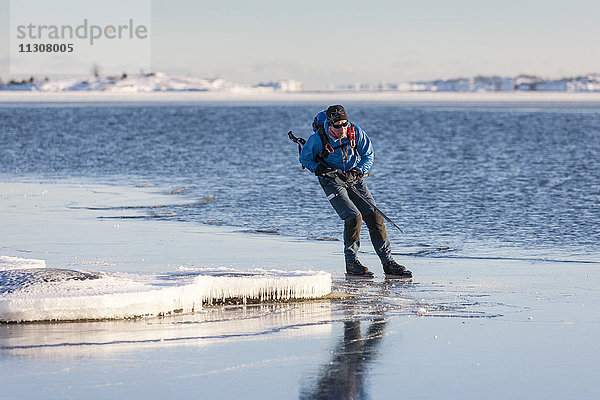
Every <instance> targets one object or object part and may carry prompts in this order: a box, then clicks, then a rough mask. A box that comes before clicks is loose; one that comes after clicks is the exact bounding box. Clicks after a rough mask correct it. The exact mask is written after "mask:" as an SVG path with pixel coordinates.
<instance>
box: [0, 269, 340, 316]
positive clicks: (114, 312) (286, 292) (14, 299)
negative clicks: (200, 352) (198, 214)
mask: <svg viewBox="0 0 600 400" xmlns="http://www.w3.org/2000/svg"><path fill="white" fill-rule="evenodd" d="M13 267H14V266H13ZM329 292H331V275H330V274H329V273H326V272H323V271H319V272H314V271H294V272H289V271H276V270H271V271H266V270H259V269H256V270H252V271H249V272H243V271H235V270H230V269H219V270H214V269H213V270H206V269H196V270H185V271H179V272H177V273H173V274H167V275H151V274H142V275H138V274H124V273H120V274H103V273H97V272H81V271H72V270H64V269H53V268H30V269H15V268H11V266H10V265H8V266H7V267H6V268H2V269H0V321H2V322H21V321H58V320H90V319H116V318H133V317H139V316H157V315H165V314H172V313H189V312H193V311H197V310H200V309H201V308H202V305H203V304H214V303H218V302H223V301H234V302H240V303H246V302H247V301H272V300H273V301H282V300H292V299H314V298H319V297H323V296H325V295H327V294H328V293H329Z"/></svg>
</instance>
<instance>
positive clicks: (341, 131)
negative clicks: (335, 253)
mask: <svg viewBox="0 0 600 400" xmlns="http://www.w3.org/2000/svg"><path fill="white" fill-rule="evenodd" d="M313 130H314V131H315V133H314V134H313V135H312V136H310V137H309V138H308V140H307V142H306V144H305V145H304V146H303V147H302V151H301V153H300V163H301V164H302V165H304V166H305V167H306V168H308V169H309V170H310V171H312V172H313V173H314V174H315V175H316V176H318V177H319V183H320V184H321V187H322V188H323V191H324V192H325V195H326V196H327V199H329V202H330V203H331V205H332V206H333V208H334V209H335V211H336V212H337V214H338V215H339V217H340V218H341V219H342V220H343V221H344V257H345V260H346V274H347V275H348V276H356V277H364V278H372V277H373V272H371V271H369V269H368V268H367V267H365V266H364V265H362V264H361V262H360V261H359V260H358V258H357V253H358V249H359V247H360V229H361V226H362V221H363V219H364V221H365V222H366V224H367V227H368V228H369V236H370V237H371V243H372V244H373V247H374V248H375V252H376V253H377V255H378V256H379V258H380V259H381V263H382V264H383V270H384V272H385V274H386V275H387V276H391V277H402V278H410V277H412V273H411V272H410V271H408V270H407V269H406V268H405V267H404V266H402V265H400V264H398V263H396V261H394V259H393V258H392V255H391V246H390V240H389V238H388V236H387V231H386V229H385V223H384V220H383V217H382V216H381V214H380V213H379V212H377V211H376V210H375V199H373V196H372V195H371V193H370V192H369V189H368V188H367V185H366V183H365V182H364V180H363V179H362V177H363V176H364V174H366V173H367V172H368V171H369V169H370V168H371V166H372V165H373V146H372V144H371V140H370V139H369V137H368V136H367V134H366V133H365V131H363V130H362V129H361V128H360V127H359V126H358V125H355V124H353V123H351V122H349V121H348V116H347V115H346V110H345V109H344V107H342V106H341V105H333V106H330V107H329V108H327V110H326V111H322V112H320V113H319V114H317V116H316V117H315V120H314V122H313ZM336 175H337V176H338V178H341V180H342V181H343V182H342V181H340V180H337V181H336V179H335V177H336ZM344 182H348V183H351V184H352V186H353V187H354V188H355V189H356V190H358V192H360V193H361V194H362V195H363V197H364V199H362V198H361V197H360V196H358V195H357V194H356V193H354V191H352V190H349V188H348V187H347V186H346V185H345V184H344Z"/></svg>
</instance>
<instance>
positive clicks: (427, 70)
mask: <svg viewBox="0 0 600 400" xmlns="http://www.w3.org/2000/svg"><path fill="white" fill-rule="evenodd" d="M13 1H19V0H13ZM48 2H52V0H46V4H48ZM122 2H123V3H126V2H127V0H122ZM89 3H90V4H91V3H92V2H89ZM150 3H151V14H152V17H151V21H152V22H151V40H152V43H151V52H152V54H151V68H152V70H153V71H154V72H157V71H160V72H165V73H168V74H184V75H191V76H197V77H202V78H211V77H221V78H224V79H226V80H228V81H231V82H236V83H241V84H254V83H258V82H264V81H270V80H279V79H297V80H300V81H302V82H303V83H304V86H305V88H306V89H326V88H327V87H328V86H329V85H344V84H353V83H357V82H363V83H374V82H407V81H415V80H433V79H438V78H456V77H472V76H475V75H501V76H516V75H518V74H522V73H525V74H533V75H538V76H542V77H546V78H560V77H565V76H576V75H585V74H588V73H593V72H600V52H599V51H597V47H598V39H600V24H599V23H598V16H599V15H600V2H598V1H588V0H571V1H554V0H546V1H538V0H520V1H514V0H504V1H502V2H500V1H493V2H492V1H486V0H478V1H472V0H452V1H448V0H446V1H439V0H429V1H427V0H422V1H402V0H396V1H392V0H363V1H329V0H321V1H313V0H307V1H284V0H279V1H275V0H253V1H228V0H220V1H203V0H196V1H193V0H168V1H167V0H152V1H151V2H150ZM8 4H9V0H0V18H1V19H2V20H0V45H1V46H0V78H2V79H3V80H5V81H6V80H7V79H8V78H11V77H13V75H15V74H12V75H11V74H10V72H9V69H8V67H7V66H8V65H9V61H10V58H9V51H8V46H9V44H8V36H9V34H10V30H9V28H8V22H9V18H10V17H9V12H8ZM53 12H55V13H56V14H57V15H60V13H61V11H60V10H58V9H57V10H54V11H53ZM48 18H49V19H51V18H52V12H50V13H48ZM108 57H109V56H108V55H107V58H106V59H108ZM98 63H99V64H100V65H102V61H101V60H100V61H99V62H98ZM123 72H129V73H133V72H138V71H123Z"/></svg>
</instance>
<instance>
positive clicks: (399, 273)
mask: <svg viewBox="0 0 600 400" xmlns="http://www.w3.org/2000/svg"><path fill="white" fill-rule="evenodd" d="M383 272H385V275H386V276H388V277H390V278H412V272H410V271H409V270H407V269H406V267H405V266H403V265H400V264H398V263H397V262H396V261H394V260H392V261H389V262H386V263H385V264H383Z"/></svg>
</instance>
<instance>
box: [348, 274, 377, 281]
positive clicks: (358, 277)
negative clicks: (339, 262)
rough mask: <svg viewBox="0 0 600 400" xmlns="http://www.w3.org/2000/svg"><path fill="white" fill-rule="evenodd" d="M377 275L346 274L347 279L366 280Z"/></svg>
mask: <svg viewBox="0 0 600 400" xmlns="http://www.w3.org/2000/svg"><path fill="white" fill-rule="evenodd" d="M374 277H375V275H350V274H346V280H355V279H357V280H365V279H373V278H374Z"/></svg>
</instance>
